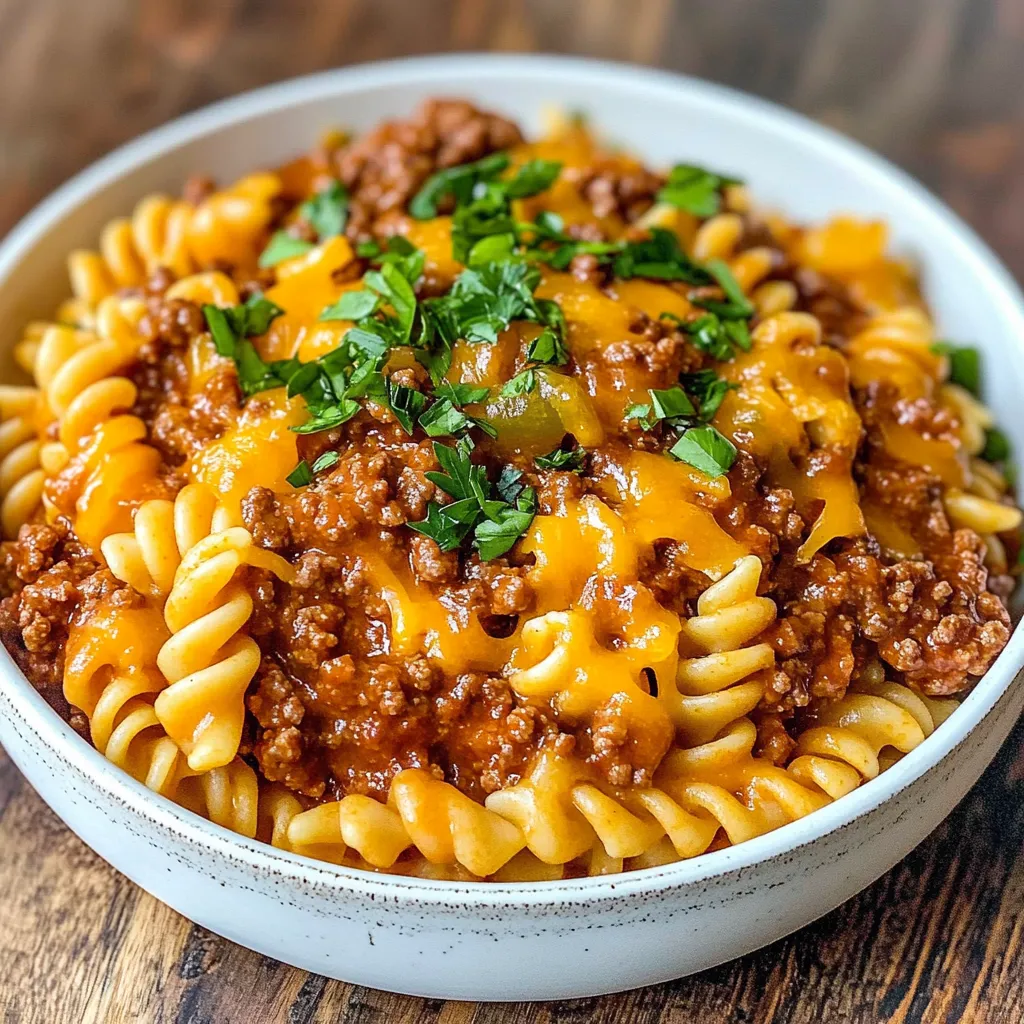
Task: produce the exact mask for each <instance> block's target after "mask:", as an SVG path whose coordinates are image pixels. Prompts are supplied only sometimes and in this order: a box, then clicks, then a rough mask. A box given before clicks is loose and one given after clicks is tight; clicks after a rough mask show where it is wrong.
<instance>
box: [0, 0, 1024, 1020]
mask: <svg viewBox="0 0 1024 1024" xmlns="http://www.w3.org/2000/svg"><path fill="white" fill-rule="evenodd" d="M468 49H494V50H546V51H557V52H569V53H580V54H589V55H593V56H600V57H609V58H616V59H621V60H633V61H637V62H641V63H647V64H655V65H660V66H663V67H668V68H673V69H677V70H681V71H685V72H688V73H691V74H696V75H701V76H704V77H707V78H711V79H715V80H718V81H722V82H726V83H728V84H731V85H735V86H738V87H740V88H743V89H747V90H749V91H752V92H756V93H759V94H761V95H763V96H766V97H768V98H770V99H774V100H778V101H781V102H783V103H786V104H788V105H790V106H792V107H794V108H796V109H798V110H801V111H803V112H805V113H807V114H809V115H811V116H812V117H815V118H817V119H819V120H821V121H825V122H828V123H830V124H833V125H835V126H837V127H839V128H841V129H842V130H844V131H846V132H848V133H849V134H851V135H853V136H855V137H857V138H859V139H861V140H862V141H864V142H866V143H867V144H869V145H871V146H873V147H875V148H876V149H878V150H880V151H882V152H883V153H885V154H886V155H887V156H889V157H891V158H892V159H894V160H896V161H897V162H898V163H900V164H902V165H903V166H904V167H906V168H907V169H909V170H910V171H911V172H913V173H914V174H916V175H917V176H919V177H920V178H922V179H923V180H924V181H925V182H926V184H928V185H929V186H931V187H932V188H933V189H935V190H936V191H938V192H939V193H941V194H942V195H943V196H944V197H945V198H946V199H947V200H948V201H949V202H950V203H951V204H952V205H953V206H954V207H955V208H956V209H957V210H959V212H960V213H962V214H963V215H964V216H965V217H966V218H967V219H968V220H969V221H970V222H971V223H972V224H973V225H974V226H975V227H976V228H977V229H978V230H979V231H980V232H981V233H982V235H984V236H985V237H986V238H987V239H988V241H989V242H990V243H991V244H992V245H993V246H994V247H995V248H996V250H997V251H998V252H999V253H1000V254H1001V255H1002V256H1003V257H1004V259H1006V261H1007V262H1008V264H1009V265H1010V267H1011V268H1012V269H1013V270H1014V271H1015V273H1016V274H1017V276H1018V277H1021V276H1022V275H1024V0H697V2H680V3H672V2H671V0H493V2H492V0H320V2H313V0H292V2H288V0H279V2H271V0H205V2H204V0H143V2H138V3H132V2H129V0H0V84H2V86H3V87H2V88H0V231H5V230H7V228H9V227H10V226H11V224H13V223H14V221H15V220H16V219H17V218H18V217H19V216H21V215H22V214H23V213H24V212H25V211H26V210H27V209H28V208H29V207H30V206H31V205H32V204H33V203H34V202H36V201H37V200H38V199H39V198H41V197H42V196H43V195H45V194H46V193H47V192H48V191H49V190H50V189H52V188H53V187H54V186H55V185H57V184H58V183H59V182H60V181H62V180H63V179H65V178H66V177H67V176H68V175H70V174H72V173H73V172H75V171H76V170H78V169H79V168H80V167H82V166H83V165H85V164H87V163H88V162H90V161H91V160H93V159H95V158H96V157H98V156H100V155H101V154H103V153H104V152H106V151H107V150H109V149H110V148H112V147H113V146H115V145H117V144H119V143H121V142H123V141H124V140H126V139H128V138H130V137H132V136H133V135H136V134H137V133H139V132H141V131H144V130H146V129H148V128H151V127H153V126H154V125H157V124H159V123H160V122H162V121H165V120H166V119H168V118H170V117H173V116H174V115H176V114H178V113H181V112H183V111H185V110H189V109H193V108H195V107H198V106H201V105H203V104H205V103H207V102H210V101H212V100H215V99H218V98H220V97H222V96H226V95H230V94H232V93H235V92H238V91H240V90H243V89H248V88H251V87H253V86H257V85H262V84H264V83H267V82H271V81H274V80H277V79H280V78H285V77H288V76H291V75H295V74H300V73H303V72H308V71H314V70H318V69H321V68H328V67H335V66H339V65H343V64H347V63H352V62H355V61H364V60H373V59H379V58H384V57H391V56H398V55H404V54H412V53H431V52H444V51H451V50H468ZM1022 739H1024V728H1018V729H1017V731H1016V733H1015V734H1014V736H1013V737H1012V739H1011V740H1010V742H1009V743H1008V744H1007V746H1006V748H1005V749H1004V750H1003V752H1002V754H1001V755H1000V757H999V758H998V760H997V761H996V763H995V764H994V765H993V766H992V767H991V768H990V770H989V771H988V772H987V774H986V775H985V776H984V778H983V779H982V781H981V782H980V783H979V784H978V785H977V786H976V787H975V789H974V790H973V791H972V792H971V794H970V795H969V796H968V797H967V799H966V800H965V801H964V802H963V804H962V805H961V806H960V807H959V808H958V809H957V811H956V812H955V813H954V814H953V816H952V817H951V818H950V819H949V821H948V822H947V823H946V824H945V825H944V826H943V827H942V828H940V830H939V831H938V832H937V833H936V834H935V835H934V836H932V837H931V838H930V839H929V840H928V841H926V842H925V843H924V844H922V846H921V847H920V848H919V849H918V850H917V851H915V852H914V853H913V854H912V855H911V856H910V857H908V858H907V859H906V860H905V861H904V862H903V863H902V864H900V865H899V866H897V867H896V868H895V869H893V870H892V871H891V872H889V874H887V875H886V876H884V877H883V878H882V879H881V880H880V881H878V882H877V883H876V884H875V885H873V886H872V887H871V888H870V889H868V890H867V891H866V892H864V893H863V894H862V895H861V896H859V897H858V898H856V899H854V900H852V901H851V902H850V903H848V904H846V905H845V906H844V907H842V908H840V909H839V910H837V911H835V912H834V913H832V914H830V915H828V916H827V917H825V918H823V919H822V920H821V921H819V922H817V923H816V924H814V925H811V926H810V927H808V928H805V929H804V930H803V931H801V932H799V933H798V934H797V935H795V936H792V937H790V938H788V939H786V940H783V941H780V942H777V943H775V944H774V945H772V946H770V947H768V948H767V949H764V950H762V951H761V952H759V953H756V954H753V955H751V956H748V957H744V958H743V959H741V960H737V961H735V962H733V963H731V964H728V965H725V966H723V967H720V968H717V969H716V970H713V971H708V972H706V973H704V974H702V975H699V976H697V977H695V978H690V979H687V980H684V981H679V982H676V983H673V984H670V985H663V986H659V987H655V988H650V989H644V990H640V991H636V992H632V993H628V994H624V995H621V996H614V997H606V998H602V999H591V1000H581V1001H573V1002H561V1003H550V1004H544V1005H528V1004H509V1005H505V1006H500V1005H471V1004H466V1003H445V1002H441V1001H434V1000H417V999H408V998H403V997H398V996H391V995H388V994H386V993H381V992H376V991H372V990H368V989H363V988H358V987H354V986H350V985H345V984H341V983H339V982H333V981H326V980H325V979H323V978H319V977H315V976H311V975H307V974H304V973H302V972H300V971H296V970H293V969H291V968H287V967H284V966H282V965H280V964H277V963H275V962H274V961H271V960H268V959H266V958H263V957H260V956H258V955H257V954H255V953H250V952H248V951H246V950H244V949H241V948H240V947H238V946H235V945H233V944H231V943H229V942H227V941H225V940H222V939H219V938H217V937H216V936H213V935H211V934H210V933H208V932H206V931H204V930H203V929H201V928H198V927H195V926H193V925H191V924H190V923H189V922H188V921H186V920H184V919H183V918H181V917H179V916H178V915H177V914H175V913H174V912H173V911H171V910H168V909H167V908H165V907H163V906H162V905H161V904H159V903H157V902H156V901H155V900H153V899H152V898H150V897H149V896H147V895H146V894H145V893H143V892H141V891H140V890H139V889H137V888H136V887H135V886H133V885H132V884H131V883H130V882H128V881H127V880H126V879H125V878H123V877H121V876H120V875H118V874H117V873H115V872H114V871H113V870H112V869H111V868H110V867H108V866H107V865H106V864H105V863H104V862H102V861H101V860H100V859H99V858H98V857H96V856H95V855H94V854H93V853H92V852H91V851H89V850H88V849H87V848H86V847H85V846H83V845H82V844H81V843H80V842H79V841H78V840H77V839H76V838H75V837H74V836H73V835H71V833H70V832H68V831H67V830H66V829H65V828H64V827H63V825H61V824H60V822H59V821H58V820H57V819H56V818H55V817H54V815H53V814H52V813H51V812H50V811H49V810H48V809H47V808H46V807H45V806H44V805H43V803H42V802H41V801H40V800H39V798H38V797H37V796H36V795H35V793H34V792H33V791H32V790H31V788H30V787H29V786H28V784H27V783H26V782H25V781H24V780H23V779H22V778H21V777H20V775H19V774H18V772H17V771H16V770H15V769H14V767H13V765H11V764H10V762H9V761H7V760H6V759H5V758H4V756H3V754H2V753H0V1016H2V1019H3V1020H4V1021H5V1022H8V1024H11V1022H14V1024H36V1022H41V1024H64V1022H70V1024H77V1022H90V1024H91V1022H117V1024H120V1022H128V1021H145V1022H148V1021H154V1022H177V1024H206V1022H216V1024H219V1022H232V1024H258V1022H268V1024H269V1022H275V1024H276V1022H288V1024H313V1022H317V1024H327V1022H334V1021H345V1022H352V1024H384V1022H389V1024H390V1022H399V1024H470V1022H473V1024H485V1022H486V1024H525V1022H530V1024H549V1022H550V1024H554V1022H558V1024H582V1022H584V1021H598V1022H606V1024H611V1022H616V1024H617V1022H637V1024H654V1022H662V1024H684V1022H690V1021H701V1022H703V1024H717V1022H720V1021H721V1022H725V1021H729V1022H735V1024H761V1022H768V1021H771V1022H777V1024H804V1022H808V1024H809V1022H812V1021H813V1022H821V1021H826V1022H831V1021H842V1022H858V1024H859V1022H870V1024H874V1022H881V1021H887V1022H915V1024H916V1022H929V1024H930V1022H948V1024H952V1022H959V1021H968V1022H971V1024H974V1022H977V1024H989V1022H991V1024H1004V1022H1006V1024H1013V1022H1018V1021H1021V1020H1024V942H1022V933H1024V757H1022V756H1021V754H1020V751H1021V741H1022ZM565 969H566V970H567V971H571V970H572V964H571V963H570V962H567V963H566V965H565Z"/></svg>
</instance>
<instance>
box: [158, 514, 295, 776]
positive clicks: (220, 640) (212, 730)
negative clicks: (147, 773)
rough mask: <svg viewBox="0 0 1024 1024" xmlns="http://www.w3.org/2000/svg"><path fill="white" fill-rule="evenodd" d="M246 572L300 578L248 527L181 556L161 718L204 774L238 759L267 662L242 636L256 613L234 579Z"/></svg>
mask: <svg viewBox="0 0 1024 1024" xmlns="http://www.w3.org/2000/svg"><path fill="white" fill-rule="evenodd" d="M175 511H177V509H175ZM243 565H258V566H260V567H262V568H266V569H269V570H271V571H273V572H276V573H278V575H280V576H281V577H282V578H283V579H289V578H291V575H292V572H293V570H292V567H291V566H290V565H289V564H288V563H287V562H286V561H285V560H284V559H283V558H280V557H279V556H275V555H273V554H270V553H269V552H265V551H262V550H261V549H259V548H257V547H255V546H254V545H253V543H252V537H251V535H250V534H249V533H248V531H247V530H245V529H244V528H243V527H240V526H234V527H230V528H229V529H226V530H222V531H220V532H218V533H211V534H209V535H208V536H206V537H204V538H203V539H202V540H200V541H198V542H196V543H195V544H193V545H192V546H191V547H190V548H188V549H187V550H186V551H185V552H184V553H183V554H182V559H181V563H180V564H179V565H178V567H177V569H176V571H175V574H174V579H173V584H172V586H171V589H170V592H169V593H168V595H167V600H166V604H165V605H164V619H165V620H166V622H167V628H168V629H169V630H170V632H171V636H170V638H169V639H168V640H167V641H166V642H165V643H164V645H163V646H162V647H161V648H160V652H159V654H158V655H157V658H156V662H157V665H158V666H159V667H160V671H161V672H163V674H164V676H165V677H166V678H167V680H168V682H169V683H170V685H169V686H168V687H167V689H166V690H164V691H163V692H161V694H160V696H159V697H157V699H156V704H155V707H156V713H157V717H158V718H159V720H160V723H161V724H162V725H163V726H164V728H165V729H166V730H167V733H168V735H169V736H171V737H172V738H173V739H174V741H175V742H176V743H177V744H178V746H179V747H180V748H181V749H182V751H183V752H184V753H185V755H186V756H187V758H188V763H189V767H190V768H192V769H193V770H194V771H197V772H202V771H208V770H209V769H211V768H222V767H224V766H225V765H227V764H230V763H231V761H232V760H233V759H234V757H235V755H236V754H237V753H238V744H239V741H240V739H241V734H242V720H243V718H244V715H245V704H244V698H245V691H246V688H247V687H248V685H249V682H250V680H251V679H252V677H253V675H254V674H255V672H256V668H257V666H258V665H259V661H260V651H259V647H258V646H257V645H256V643H255V642H254V641H253V640H252V639H251V638H250V637H248V636H246V635H245V634H244V633H243V632H241V630H242V627H243V626H244V625H245V623H246V622H247V621H248V620H249V616H250V615H251V614H252V607H253V605H252V598H251V597H250V596H249V594H248V593H247V592H246V591H245V589H244V588H243V587H242V586H241V584H240V582H239V581H237V580H236V579H235V575H236V571H237V570H238V569H239V568H240V567H242V566H243Z"/></svg>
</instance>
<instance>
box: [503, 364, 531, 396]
mask: <svg viewBox="0 0 1024 1024" xmlns="http://www.w3.org/2000/svg"><path fill="white" fill-rule="evenodd" d="M536 386H537V374H536V373H535V372H534V370H533V367H529V368H528V369H525V370H521V371H520V372H519V373H517V374H516V375H515V376H514V377H512V378H511V379H510V380H507V381H505V383H504V384H503V385H502V388H501V391H499V392H498V394H499V395H500V397H502V398H518V397H519V396H520V395H528V394H529V393H530V392H531V391H533V389H534V388H536Z"/></svg>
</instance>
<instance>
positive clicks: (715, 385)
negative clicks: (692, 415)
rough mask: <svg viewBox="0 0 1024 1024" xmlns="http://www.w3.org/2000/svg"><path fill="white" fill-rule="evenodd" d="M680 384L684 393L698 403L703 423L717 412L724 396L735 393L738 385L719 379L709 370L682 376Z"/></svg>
mask: <svg viewBox="0 0 1024 1024" xmlns="http://www.w3.org/2000/svg"><path fill="white" fill-rule="evenodd" d="M680 382H681V383H682V385H683V387H684V388H685V389H686V391H687V392H688V393H689V394H690V395H692V396H693V397H694V398H695V399H696V400H697V402H698V403H699V406H700V408H699V414H700V418H701V419H702V420H704V422H707V421H708V420H710V419H711V418H712V417H713V416H714V415H715V413H716V412H718V408H719V406H720V405H721V404H722V402H723V401H725V396H726V395H727V394H728V393H729V392H730V391H735V390H737V389H738V388H739V384H735V383H733V382H732V381H728V380H725V379H724V378H723V377H719V376H718V374H717V373H715V371H714V370H711V369H707V370H697V371H696V373H686V374H683V376H682V377H681V378H680Z"/></svg>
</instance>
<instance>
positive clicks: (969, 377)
mask: <svg viewBox="0 0 1024 1024" xmlns="http://www.w3.org/2000/svg"><path fill="white" fill-rule="evenodd" d="M932 351H933V352H934V353H936V355H941V356H946V357H947V358H948V359H949V379H950V381H951V382H952V383H953V384H959V385H960V387H962V388H964V389H966V390H967V391H970V393H971V394H972V395H975V396H978V395H980V394H981V354H980V353H979V352H978V350H977V349H976V348H974V347H972V346H970V345H954V344H953V343H952V342H949V341H937V342H936V343H935V344H934V345H932Z"/></svg>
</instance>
